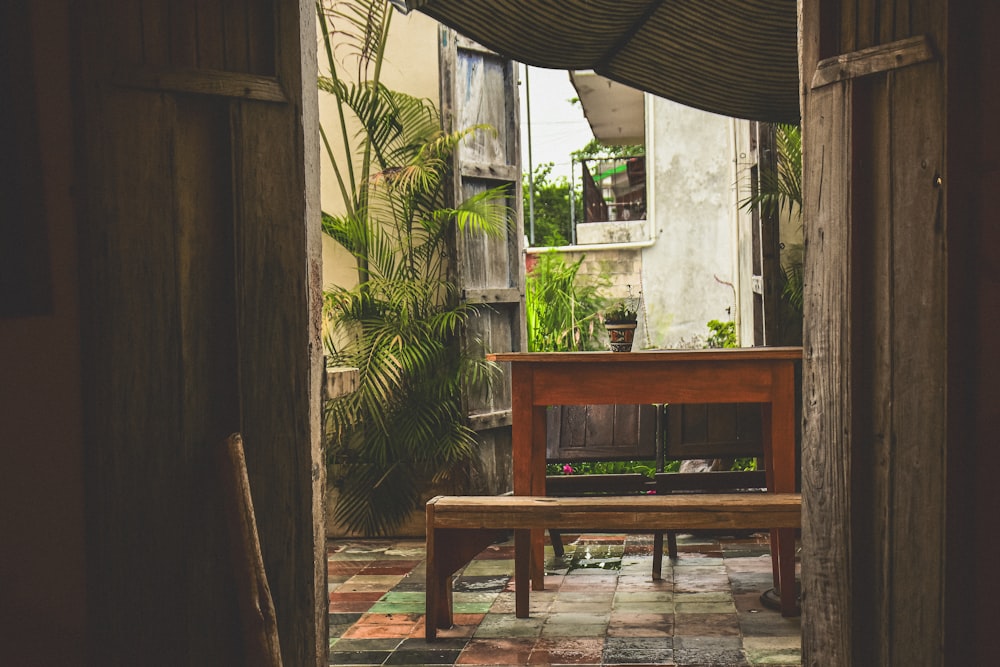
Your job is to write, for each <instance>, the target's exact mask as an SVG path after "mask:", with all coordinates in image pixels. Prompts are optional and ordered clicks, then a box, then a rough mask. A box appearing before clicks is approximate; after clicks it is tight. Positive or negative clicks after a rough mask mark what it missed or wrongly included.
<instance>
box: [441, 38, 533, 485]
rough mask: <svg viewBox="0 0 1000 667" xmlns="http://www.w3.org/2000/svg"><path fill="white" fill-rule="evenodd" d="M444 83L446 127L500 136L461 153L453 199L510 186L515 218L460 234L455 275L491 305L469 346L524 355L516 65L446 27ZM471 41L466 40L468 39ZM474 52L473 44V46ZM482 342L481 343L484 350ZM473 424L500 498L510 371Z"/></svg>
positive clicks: (471, 294) (485, 479)
mask: <svg viewBox="0 0 1000 667" xmlns="http://www.w3.org/2000/svg"><path fill="white" fill-rule="evenodd" d="M439 36H440V39H439V45H440V62H441V69H440V74H441V78H440V82H441V117H442V120H443V123H444V126H445V128H447V129H449V130H460V129H465V128H468V127H472V126H474V125H480V124H484V123H485V124H488V125H490V126H491V127H492V128H493V129H494V130H495V133H491V132H483V131H480V132H477V133H476V135H475V136H474V137H472V138H471V139H469V140H468V141H466V142H463V145H462V146H461V147H460V148H459V150H458V151H457V154H456V159H455V166H456V168H455V174H454V181H453V184H452V190H451V191H452V192H453V193H455V194H456V196H458V197H468V196H470V195H472V194H475V193H479V192H483V191H484V190H485V189H487V188H492V187H496V186H497V185H499V184H502V183H503V182H504V181H505V180H506V181H507V182H508V183H509V188H510V190H509V192H510V194H509V199H508V203H507V205H508V207H509V209H510V210H511V212H512V218H511V221H510V224H509V225H508V227H507V228H506V229H505V230H504V232H503V234H502V235H501V237H500V238H483V237H477V238H473V237H471V236H470V235H468V234H459V235H457V236H458V238H456V241H455V244H456V248H455V250H456V252H455V262H454V265H453V266H452V267H451V275H452V276H454V277H456V278H457V281H458V282H459V284H460V287H461V288H462V289H463V291H464V292H465V297H466V299H467V300H468V301H470V302H472V303H485V304H488V305H489V307H483V308H481V309H480V310H479V313H478V315H477V316H476V317H475V318H473V321H472V322H470V323H469V325H468V328H467V335H466V337H465V340H466V343H465V344H466V345H467V346H469V347H470V349H475V348H477V347H478V346H480V345H482V347H483V348H484V351H508V350H520V349H522V347H523V345H524V341H525V339H526V335H525V323H524V307H523V299H522V296H521V295H522V294H523V293H524V278H523V276H524V266H523V258H522V253H521V235H522V231H521V230H522V228H523V225H522V223H521V214H520V210H521V197H520V144H519V133H518V122H517V114H518V111H519V106H518V101H517V87H516V77H515V75H514V72H515V69H514V64H513V63H511V62H510V61H507V60H505V59H502V58H500V57H498V56H496V55H495V54H484V53H482V52H478V51H477V52H473V51H470V50H468V49H464V48H461V47H460V46H459V44H460V42H463V40H461V39H460V38H457V36H456V35H455V33H454V32H453V31H451V30H449V29H446V28H443V27H442V28H441V29H440V32H439ZM465 41H466V42H467V40H465ZM466 45H467V44H466ZM480 341H481V343H480ZM463 398H464V401H465V404H466V408H467V412H468V413H469V415H470V420H469V423H470V424H472V425H473V426H474V427H476V428H481V427H483V428H486V429H488V430H485V431H481V432H480V440H481V446H480V466H479V470H481V471H483V476H482V477H477V478H476V479H475V480H474V482H473V486H474V487H476V488H480V489H482V488H487V489H491V490H493V491H494V492H498V491H507V490H510V488H511V486H512V484H513V483H514V482H512V479H511V476H512V465H511V446H510V442H511V440H510V438H511V431H510V429H509V428H506V427H505V428H496V427H497V425H498V424H497V421H496V419H494V418H493V417H492V415H496V414H500V413H505V412H506V411H507V410H510V408H511V402H512V400H513V398H514V397H513V396H512V391H511V381H510V369H509V367H506V365H503V377H502V378H500V381H499V382H497V383H495V385H494V387H493V391H492V392H483V391H479V390H476V389H473V390H470V391H469V392H467V394H466V396H464V397H463Z"/></svg>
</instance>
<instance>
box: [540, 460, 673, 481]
mask: <svg viewBox="0 0 1000 667" xmlns="http://www.w3.org/2000/svg"><path fill="white" fill-rule="evenodd" d="M567 466H568V469H567ZM545 471H546V474H547V475H619V474H625V473H639V474H641V475H645V476H646V477H649V478H652V477H653V476H654V475H655V474H656V461H574V462H572V463H549V464H547V465H546V466H545Z"/></svg>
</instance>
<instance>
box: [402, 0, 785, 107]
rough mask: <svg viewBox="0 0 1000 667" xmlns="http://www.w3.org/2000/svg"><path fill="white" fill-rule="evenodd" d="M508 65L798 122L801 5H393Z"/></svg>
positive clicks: (444, 1)
mask: <svg viewBox="0 0 1000 667" xmlns="http://www.w3.org/2000/svg"><path fill="white" fill-rule="evenodd" d="M393 2H394V4H396V5H397V6H399V5H405V6H406V8H407V9H408V10H409V9H418V10H420V11H421V12H423V13H425V14H427V15H428V16H431V17H433V18H435V19H437V20H438V21H440V22H441V23H443V24H445V25H447V26H449V27H451V28H454V29H455V30H457V31H458V32H460V33H462V34H463V35H465V36H466V37H469V38H470V39H473V40H475V41H477V42H479V43H480V44H482V45H483V46H486V47H488V48H490V49H493V50H495V51H496V52H498V53H501V54H503V55H504V56H507V57H509V58H512V59H514V60H517V61H519V62H522V63H525V64H528V65H534V66H537V67H548V68H553V69H566V70H588V69H591V70H594V71H595V72H597V73H598V74H601V75H602V76H605V77H607V78H609V79H613V80H615V81H620V82H621V83H624V84H627V85H629V86H632V87H634V88H639V89H640V90H645V91H647V92H650V93H653V94H654V95H659V96H661V97H665V98H667V99H670V100H673V101H675V102H680V103H681V104H685V105H688V106H691V107H695V108H698V109H704V110H706V111H712V112H715V113H719V114H723V115H726V116H733V117H735V118H747V119H751V120H760V121H775V122H793V123H794V122H798V119H799V92H798V55H797V40H798V36H797V14H796V0H393Z"/></svg>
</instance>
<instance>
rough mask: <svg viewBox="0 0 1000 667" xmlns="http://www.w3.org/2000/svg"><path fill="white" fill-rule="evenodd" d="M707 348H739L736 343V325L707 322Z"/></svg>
mask: <svg viewBox="0 0 1000 667" xmlns="http://www.w3.org/2000/svg"><path fill="white" fill-rule="evenodd" d="M708 328H709V330H710V331H711V332H712V333H710V334H709V335H708V341H707V343H708V347H739V345H738V344H737V342H736V323H735V322H721V321H719V320H709V321H708Z"/></svg>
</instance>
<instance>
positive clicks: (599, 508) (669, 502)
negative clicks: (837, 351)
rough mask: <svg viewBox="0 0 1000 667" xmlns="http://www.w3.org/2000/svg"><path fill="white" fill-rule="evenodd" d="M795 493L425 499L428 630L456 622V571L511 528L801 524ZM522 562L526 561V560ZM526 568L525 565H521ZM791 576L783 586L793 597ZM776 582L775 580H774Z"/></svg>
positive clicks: (524, 580) (522, 600)
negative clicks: (453, 596) (454, 581)
mask: <svg viewBox="0 0 1000 667" xmlns="http://www.w3.org/2000/svg"><path fill="white" fill-rule="evenodd" d="M801 511H802V498H801V495H800V494H797V493H700V494H674V495H651V496H593V497H571V498H553V497H551V496H438V497H436V498H432V499H431V500H429V501H428V502H427V606H426V609H427V618H426V637H427V639H428V640H433V639H434V638H435V637H436V636H437V630H438V628H450V627H451V626H452V618H453V617H452V576H453V575H454V573H455V572H457V571H458V570H459V569H461V568H462V567H464V566H465V565H467V564H468V563H469V562H470V561H471V560H472V559H473V558H475V556H476V555H477V554H478V553H480V552H481V551H482V550H483V549H485V548H486V547H488V546H489V545H490V544H492V543H494V542H495V541H497V539H499V538H501V537H502V536H503V535H505V534H506V533H507V532H509V531H510V530H514V531H521V530H526V531H527V530H531V529H542V528H549V527H552V526H555V527H558V528H560V529H564V530H593V529H598V528H603V529H606V530H611V531H616V532H617V531H621V532H649V531H651V530H667V529H675V530H689V529H691V530H693V529H775V528H798V527H799V525H800V521H801ZM519 541H520V542H521V543H523V544H527V542H528V541H527V540H519ZM522 562H523V565H521V563H522ZM528 569H529V568H528V563H527V559H518V565H517V566H516V571H515V573H514V578H515V582H516V588H515V591H516V592H515V596H516V611H517V617H518V618H526V617H527V616H528V595H529V589H530V586H529V585H528V580H529V572H528ZM522 570H524V571H522ZM791 579H792V580H791V581H789V582H787V584H786V585H783V586H780V588H781V591H782V593H781V594H782V598H783V600H782V602H783V604H784V603H785V602H787V601H786V600H785V599H784V597H785V596H786V595H787V596H790V597H789V600H791V603H792V604H794V596H795V595H796V589H795V585H794V584H795V582H794V569H792V577H791ZM776 583H777V582H776Z"/></svg>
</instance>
